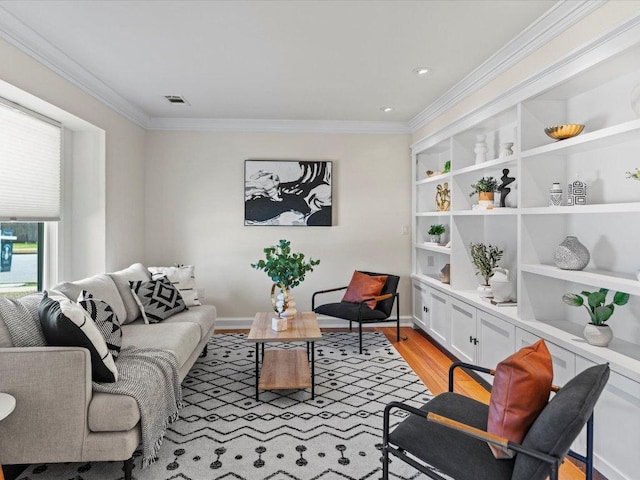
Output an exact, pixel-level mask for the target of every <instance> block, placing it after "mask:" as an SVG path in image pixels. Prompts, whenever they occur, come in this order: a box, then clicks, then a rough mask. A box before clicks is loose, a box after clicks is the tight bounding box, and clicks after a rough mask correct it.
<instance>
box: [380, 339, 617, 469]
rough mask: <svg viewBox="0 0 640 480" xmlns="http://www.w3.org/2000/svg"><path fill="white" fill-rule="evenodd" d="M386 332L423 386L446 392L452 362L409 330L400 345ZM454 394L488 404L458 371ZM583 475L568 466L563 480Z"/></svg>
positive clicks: (482, 391) (475, 385)
mask: <svg viewBox="0 0 640 480" xmlns="http://www.w3.org/2000/svg"><path fill="white" fill-rule="evenodd" d="M375 330H378V331H380V332H383V333H384V334H385V335H386V337H387V338H388V339H389V341H390V342H391V343H392V344H393V346H394V347H395V348H396V350H398V352H399V353H400V354H401V355H402V357H403V358H404V359H405V361H406V362H407V363H408V364H409V366H410V367H411V368H412V369H413V371H414V372H415V373H416V375H418V377H419V378H420V380H422V381H423V382H424V384H425V385H426V386H427V388H428V389H429V390H430V391H431V393H433V394H434V395H438V394H439V393H442V392H446V391H447V390H448V388H449V386H448V382H449V380H448V378H449V366H450V365H451V363H452V360H451V359H450V358H449V357H448V356H447V355H445V354H444V353H443V352H442V351H441V350H440V349H438V348H437V347H436V346H435V345H434V344H433V343H431V342H430V341H429V339H428V338H427V337H426V336H425V335H423V334H422V333H420V332H419V331H417V330H414V329H413V328H410V327H403V328H401V329H400V338H405V337H406V340H401V341H400V342H399V343H398V342H397V341H396V329H395V327H381V328H375ZM454 391H455V392H457V393H460V394H464V395H468V396H469V397H471V398H475V399H476V400H478V401H480V402H484V403H487V404H488V403H489V396H490V394H489V392H488V391H487V390H485V388H484V387H482V385H480V384H479V383H478V382H476V381H475V380H474V379H473V378H471V377H470V376H469V375H467V374H465V373H464V372H461V371H460V370H457V371H456V376H455V383H454ZM584 478H585V475H584V473H583V472H582V471H581V470H580V468H578V467H577V466H576V465H574V464H573V463H570V462H565V463H564V464H563V465H562V467H561V468H560V480H584ZM594 479H602V480H606V479H604V477H602V476H601V475H594Z"/></svg>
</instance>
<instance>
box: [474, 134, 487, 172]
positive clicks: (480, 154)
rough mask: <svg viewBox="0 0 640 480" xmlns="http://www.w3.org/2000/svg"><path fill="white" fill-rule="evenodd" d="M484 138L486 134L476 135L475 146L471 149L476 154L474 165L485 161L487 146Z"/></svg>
mask: <svg viewBox="0 0 640 480" xmlns="http://www.w3.org/2000/svg"><path fill="white" fill-rule="evenodd" d="M485 138H486V135H484V134H478V135H476V146H475V148H474V149H473V152H474V153H475V154H476V165H477V164H478V163H483V162H486V161H487V153H488V152H489V147H488V146H487V142H485V141H484V139H485Z"/></svg>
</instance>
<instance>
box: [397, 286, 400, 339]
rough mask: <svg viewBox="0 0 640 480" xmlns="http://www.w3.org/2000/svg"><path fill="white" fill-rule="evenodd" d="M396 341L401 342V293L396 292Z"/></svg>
mask: <svg viewBox="0 0 640 480" xmlns="http://www.w3.org/2000/svg"><path fill="white" fill-rule="evenodd" d="M396 341H397V342H398V343H400V294H399V293H396Z"/></svg>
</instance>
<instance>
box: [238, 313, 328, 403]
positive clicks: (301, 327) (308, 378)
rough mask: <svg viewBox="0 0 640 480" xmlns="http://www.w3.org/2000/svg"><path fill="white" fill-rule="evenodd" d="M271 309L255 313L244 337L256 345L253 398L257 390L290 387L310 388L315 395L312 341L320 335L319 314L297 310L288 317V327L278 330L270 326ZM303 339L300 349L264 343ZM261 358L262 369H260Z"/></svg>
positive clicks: (318, 338) (291, 341)
mask: <svg viewBox="0 0 640 480" xmlns="http://www.w3.org/2000/svg"><path fill="white" fill-rule="evenodd" d="M274 316H275V314H274V313H273V312H258V313H256V316H255V318H254V319H253V324H252V325H251V331H250V332H249V336H248V337H247V340H249V341H250V342H254V343H255V344H256V400H258V394H259V391H260V390H292V389H297V388H309V387H311V398H314V397H315V342H316V340H320V339H321V338H322V332H320V327H319V326H318V317H316V314H315V313H313V312H304V313H300V312H298V313H296V315H295V317H293V318H289V319H288V320H287V323H288V328H287V330H283V331H281V332H276V331H274V330H272V329H271V319H272V318H273V317H274ZM274 342H280V343H294V342H306V344H307V350H306V351H305V350H304V349H301V348H292V349H287V350H283V349H279V348H270V349H267V351H266V352H265V350H264V344H265V343H274ZM260 357H262V372H261V371H260Z"/></svg>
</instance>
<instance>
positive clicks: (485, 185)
mask: <svg viewBox="0 0 640 480" xmlns="http://www.w3.org/2000/svg"><path fill="white" fill-rule="evenodd" d="M471 188H472V189H473V190H472V191H471V193H470V194H469V196H470V197H473V196H474V195H475V194H476V193H477V194H478V203H479V204H480V205H483V204H490V203H493V192H495V191H496V190H498V181H497V180H496V179H495V178H493V177H482V178H481V179H480V180H478V181H477V182H476V183H474V184H472V185H471Z"/></svg>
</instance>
